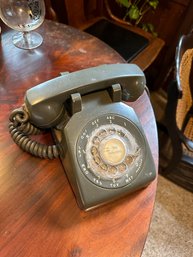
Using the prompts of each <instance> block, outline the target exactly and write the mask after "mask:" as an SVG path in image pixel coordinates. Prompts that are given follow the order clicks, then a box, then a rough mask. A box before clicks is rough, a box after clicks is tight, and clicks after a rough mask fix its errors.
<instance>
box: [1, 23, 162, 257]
mask: <svg viewBox="0 0 193 257" xmlns="http://www.w3.org/2000/svg"><path fill="white" fill-rule="evenodd" d="M2 29H3V33H2V35H1V41H0V42H1V45H0V67H1V69H0V163H1V165H0V256H1V257H8V256H9V257H16V256H18V257H38V256H42V257H43V256H46V257H53V256H54V257H62V256H65V257H68V256H69V257H70V256H71V257H106V256H111V257H126V256H127V257H128V256H129V257H139V256H140V255H141V252H142V250H143V246H144V243H145V240H146V237H147V233H148V229H149V225H150V221H151V216H152V210H153V205H154V200H155V193H156V182H157V180H154V181H153V182H152V183H151V184H150V185H149V186H148V187H147V188H145V189H143V190H140V191H138V192H135V193H133V194H131V195H129V196H127V197H124V198H123V199H121V200H117V201H115V202H114V203H111V204H108V205H106V206H103V207H100V208H97V209H95V210H92V211H89V212H84V211H81V210H80V209H79V208H78V206H77V204H76V201H75V198H74V195H73V193H72V190H71V188H70V185H69V183H68V181H67V178H66V176H65V173H64V170H63V168H62V165H61V163H60V161H59V159H55V160H52V161H51V160H41V159H38V158H35V157H32V156H31V155H29V154H27V153H24V152H22V150H20V149H19V148H18V147H17V146H16V145H15V144H14V142H13V141H12V139H11V137H10V135H9V132H8V123H9V114H10V112H11V110H13V109H14V108H16V107H19V106H21V104H22V103H23V97H24V94H25V91H26V90H27V89H28V88H30V87H32V86H34V85H36V84H39V83H41V82H43V81H46V80H49V79H51V78H54V77H56V76H58V75H59V73H60V72H62V71H70V72H72V71H75V70H80V69H82V68H86V67H91V66H97V65H100V64H103V63H119V62H124V60H123V59H122V58H121V57H120V56H119V55H118V54H117V53H116V52H115V51H113V50H112V49H111V48H109V47H108V46H106V45H105V44H103V43H102V42H101V41H99V40H98V39H96V38H94V37H92V36H90V35H88V34H86V33H83V32H81V31H79V30H77V29H74V28H71V27H68V26H66V25H62V24H57V23H54V22H51V21H45V22H44V24H43V26H42V27H41V28H40V29H39V31H40V33H41V34H42V35H43V37H44V42H43V44H42V45H41V46H40V47H39V48H37V49H35V50H31V51H26V50H21V49H18V48H16V47H15V46H14V45H13V44H12V42H11V37H12V35H13V33H14V31H10V30H7V31H6V28H5V26H3V28H2ZM129 105H132V106H133V107H134V109H135V110H136V112H137V114H138V115H139V118H140V120H141V122H142V124H143V127H144V130H145V133H146V135H147V138H148V141H149V143H150V147H151V150H152V152H153V156H154V160H155V163H156V167H157V163H158V144H157V130H156V125H155V119H154V115H153V111H152V107H151V104H150V101H149V98H148V96H147V94H146V93H144V94H143V95H142V96H141V97H140V98H139V99H138V100H137V101H136V102H134V103H132V104H129Z"/></svg>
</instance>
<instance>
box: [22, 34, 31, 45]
mask: <svg viewBox="0 0 193 257" xmlns="http://www.w3.org/2000/svg"><path fill="white" fill-rule="evenodd" d="M23 39H24V42H25V44H26V45H27V46H29V44H30V42H29V40H30V33H29V32H28V31H25V32H23Z"/></svg>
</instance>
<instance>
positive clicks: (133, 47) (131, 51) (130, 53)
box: [85, 19, 149, 62]
mask: <svg viewBox="0 0 193 257" xmlns="http://www.w3.org/2000/svg"><path fill="white" fill-rule="evenodd" d="M85 32H87V33H89V34H91V35H93V36H95V37H97V38H99V39H100V40H102V41H104V42H105V43H106V44H108V45H109V46H111V47H112V48H113V49H115V50H116V51H117V52H118V53H119V54H120V55H121V56H122V57H123V58H124V59H125V60H126V61H127V62H129V61H131V60H132V59H133V58H134V57H135V56H136V55H137V54H139V53H140V52H141V51H142V50H143V49H144V48H145V47H146V46H147V45H148V44H149V41H148V39H147V38H145V37H143V36H141V35H138V34H136V33H134V32H132V31H129V30H127V29H125V28H123V27H121V26H119V25H116V24H114V23H113V22H110V21H109V20H106V19H101V20H100V21H98V22H96V23H95V24H93V25H92V26H90V27H89V28H87V29H85Z"/></svg>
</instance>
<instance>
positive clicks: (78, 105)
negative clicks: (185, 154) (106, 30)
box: [9, 64, 156, 210]
mask: <svg viewBox="0 0 193 257" xmlns="http://www.w3.org/2000/svg"><path fill="white" fill-rule="evenodd" d="M145 83H146V82H145V77H144V74H143V72H142V71H141V70H140V69H139V68H138V67H137V66H136V65H133V64H109V65H102V66H98V67H93V68H89V69H84V70H81V71H77V72H73V73H65V74H64V75H63V76H60V77H57V78H54V79H52V80H49V81H47V82H45V83H42V84H40V85H37V86H35V87H32V88H31V89H29V90H27V92H26V95H25V103H24V105H23V107H22V108H20V109H16V110H14V111H13V112H12V114H11V115H10V121H11V122H10V125H9V129H10V133H11V136H12V138H13V140H14V141H15V142H16V143H17V144H18V145H19V146H20V147H21V148H22V149H23V150H24V151H27V152H29V153H31V154H33V155H35V156H39V157H41V158H50V159H52V158H54V157H60V159H61V161H62V163H63V165H64V168H65V171H66V174H67V176H68V179H69V181H70V183H71V186H72V188H73V191H74V193H75V196H76V199H77V202H78V205H79V206H80V208H81V209H84V210H89V209H92V208H94V207H97V206H99V205H101V204H104V203H106V202H109V201H112V200H113V199H116V198H119V197H121V196H124V195H126V194H128V193H129V192H133V191H135V190H138V189H140V188H143V187H145V186H147V185H148V184H149V183H150V181H152V180H153V179H154V178H155V176H156V171H155V166H154V162H153V158H152V155H151V152H150V148H149V145H148V142H147V140H146V137H145V135H144V132H143V129H142V127H141V124H140V122H139V120H138V118H137V116H136V113H135V111H134V110H133V109H132V108H131V107H129V106H127V105H126V104H124V103H123V102H122V100H129V101H135V100H136V99H137V98H138V97H139V96H140V95H141V94H142V93H143V91H144V88H145ZM38 128H40V129H41V130H42V129H48V128H51V130H52V132H53V135H54V138H55V141H56V144H55V145H52V146H47V145H41V144H40V143H37V142H36V141H34V140H32V139H31V138H29V136H28V135H30V134H36V133H39V129H38Z"/></svg>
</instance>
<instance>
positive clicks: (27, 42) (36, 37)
mask: <svg viewBox="0 0 193 257" xmlns="http://www.w3.org/2000/svg"><path fill="white" fill-rule="evenodd" d="M12 40H13V44H14V45H15V46H17V47H19V48H21V49H34V48H37V47H38V46H40V45H41V44H42V42H43V38H42V36H41V35H40V34H39V33H37V32H34V31H33V32H18V33H16V34H15V35H13V37H12Z"/></svg>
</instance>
